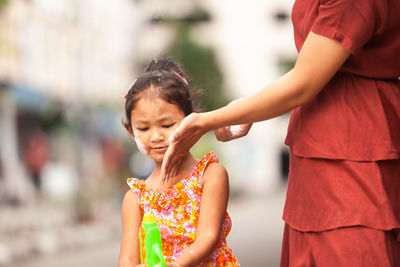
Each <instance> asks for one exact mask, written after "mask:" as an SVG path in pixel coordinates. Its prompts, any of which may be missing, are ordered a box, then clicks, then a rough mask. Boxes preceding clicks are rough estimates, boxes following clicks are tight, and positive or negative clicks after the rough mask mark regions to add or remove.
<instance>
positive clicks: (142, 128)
mask: <svg viewBox="0 0 400 267" xmlns="http://www.w3.org/2000/svg"><path fill="white" fill-rule="evenodd" d="M136 129H137V130H138V131H141V132H145V131H147V130H148V129H149V127H136Z"/></svg>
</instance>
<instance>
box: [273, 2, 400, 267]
mask: <svg viewBox="0 0 400 267" xmlns="http://www.w3.org/2000/svg"><path fill="white" fill-rule="evenodd" d="M292 21H293V26H294V37H295V43H296V47H297V49H298V51H300V50H301V47H302V45H303V43H304V41H305V39H306V37H307V35H308V33H309V32H310V31H312V32H314V33H316V34H319V35H323V36H326V37H330V38H333V39H335V40H337V41H339V42H341V43H342V45H343V47H344V48H345V49H346V50H348V51H349V52H350V53H351V55H350V57H349V58H348V60H347V61H346V62H345V63H344V65H343V66H342V67H341V69H340V70H339V71H338V73H337V74H336V75H335V76H334V77H333V78H332V79H331V81H330V82H329V83H328V84H327V85H326V86H325V88H324V89H323V90H322V91H321V92H320V93H319V94H318V95H317V97H316V98H315V99H314V100H313V101H312V102H310V103H308V104H306V105H304V106H302V107H298V108H296V109H294V110H293V111H292V114H291V119H290V123H289V127H288V134H287V138H286V144H287V145H288V146H289V147H290V155H291V159H290V174H289V182H288V190H287V198H286V203H285V209H284V214H283V219H284V220H285V222H286V226H285V233H284V240H283V247H282V258H281V266H313V265H316V266H349V265H353V266H400V243H399V242H398V241H396V238H397V239H398V240H399V241H400V235H399V231H398V229H400V80H399V78H398V77H399V76H400V1H399V0H296V1H295V3H294V6H293V10H292ZM378 240H379V242H378Z"/></svg>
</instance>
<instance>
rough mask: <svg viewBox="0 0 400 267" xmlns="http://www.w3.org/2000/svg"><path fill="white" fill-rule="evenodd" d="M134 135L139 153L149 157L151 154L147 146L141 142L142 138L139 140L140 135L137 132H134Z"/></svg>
mask: <svg viewBox="0 0 400 267" xmlns="http://www.w3.org/2000/svg"><path fill="white" fill-rule="evenodd" d="M134 135H135V142H136V145H137V147H138V149H139V151H140V152H141V153H142V154H144V155H147V154H148V153H149V152H148V151H147V150H146V147H145V145H144V144H143V143H142V141H140V138H138V133H137V132H134Z"/></svg>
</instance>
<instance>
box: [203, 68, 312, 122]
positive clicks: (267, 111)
mask: <svg viewBox="0 0 400 267" xmlns="http://www.w3.org/2000/svg"><path fill="white" fill-rule="evenodd" d="M289 76H290V73H288V74H287V75H285V76H282V78H281V79H279V80H277V81H275V82H274V83H271V84H270V85H268V86H266V87H265V88H263V89H262V90H261V91H259V92H257V93H255V94H254V95H252V96H249V97H247V98H244V99H242V100H241V101H240V102H238V103H233V104H231V105H229V106H225V107H222V108H220V109H217V110H214V111H210V112H207V113H204V124H205V125H206V128H207V129H209V130H214V129H217V128H220V127H223V126H228V125H236V124H244V123H249V122H258V121H263V120H268V119H271V118H274V117H277V116H279V115H282V114H284V113H286V112H288V111H290V110H292V109H293V108H295V107H297V106H299V105H301V104H303V103H304V102H306V101H308V98H307V97H306V96H305V94H304V93H303V92H304V91H305V90H302V88H300V87H299V85H296V84H291V82H290V79H289V78H290V77H289Z"/></svg>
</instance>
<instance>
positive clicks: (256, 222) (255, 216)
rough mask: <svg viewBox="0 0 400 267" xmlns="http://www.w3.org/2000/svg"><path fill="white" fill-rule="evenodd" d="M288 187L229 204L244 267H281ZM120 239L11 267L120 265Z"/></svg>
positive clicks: (237, 252)
mask: <svg viewBox="0 0 400 267" xmlns="http://www.w3.org/2000/svg"><path fill="white" fill-rule="evenodd" d="M284 197H285V188H281V189H280V190H278V191H277V192H276V193H274V194H270V195H268V196H259V197H252V198H250V197H244V196H243V197H238V198H236V199H234V200H232V201H231V202H230V203H229V207H228V211H229V213H230V216H231V217H232V221H233V226H232V230H231V233H230V234H229V236H228V244H229V246H230V247H231V248H232V250H233V251H234V253H235V255H236V256H237V257H238V259H239V262H240V263H241V265H242V266H244V267H269V266H271V267H274V266H279V258H280V250H281V238H282V232H283V221H282V219H281V217H282V216H281V215H282V207H283V204H284ZM118 253H119V237H116V238H115V240H114V241H111V242H109V243H107V244H102V245H99V246H96V247H90V248H83V249H76V250H72V251H65V252H58V253H57V254H53V255H48V256H42V257H36V258H33V259H31V260H29V261H25V262H20V263H18V264H14V265H12V266H10V267H113V266H117V261H118Z"/></svg>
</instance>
